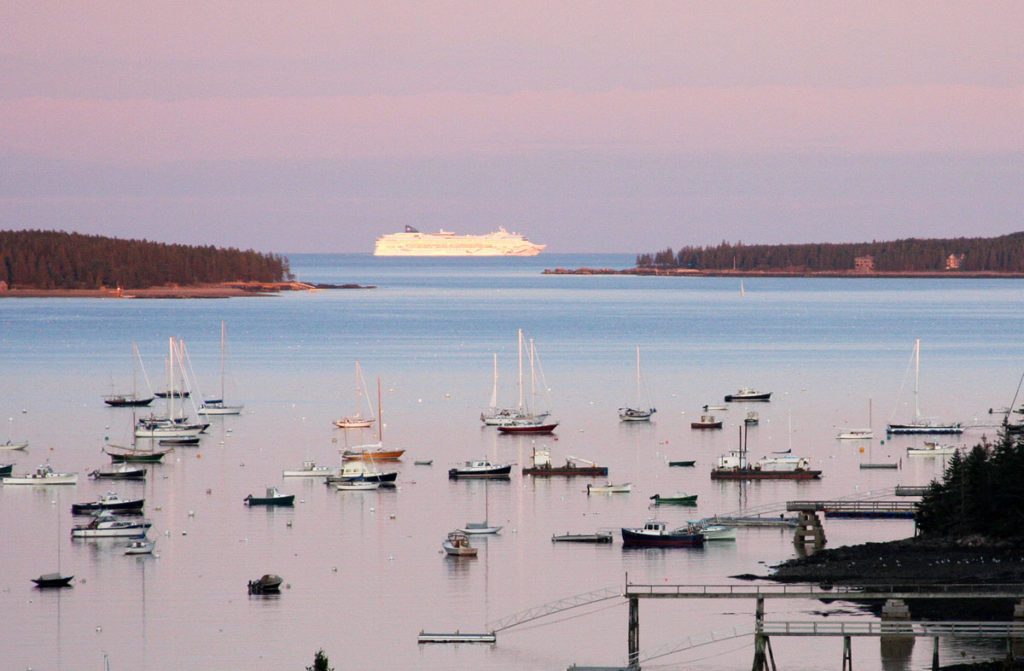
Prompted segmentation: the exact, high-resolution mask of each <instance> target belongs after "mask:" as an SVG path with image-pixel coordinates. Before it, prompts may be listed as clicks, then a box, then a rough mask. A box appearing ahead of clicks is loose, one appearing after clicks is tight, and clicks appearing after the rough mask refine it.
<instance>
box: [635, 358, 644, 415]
mask: <svg viewBox="0 0 1024 671" xmlns="http://www.w3.org/2000/svg"><path fill="white" fill-rule="evenodd" d="M642 403H643V399H641V398H640V345H637V346H636V407H637V408H638V409H639V408H640V405H641V404H642Z"/></svg>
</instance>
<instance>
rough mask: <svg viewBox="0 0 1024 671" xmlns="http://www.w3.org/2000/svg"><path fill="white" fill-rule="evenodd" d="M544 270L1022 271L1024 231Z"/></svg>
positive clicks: (736, 248)
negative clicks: (623, 266)
mask: <svg viewBox="0 0 1024 671" xmlns="http://www.w3.org/2000/svg"><path fill="white" fill-rule="evenodd" d="M544 272H545V273H546V274H576V275H607V274H623V275H670V276H729V275H735V276H749V275H755V276H758V275H760V276H779V277H1024V232H1021V233H1011V234H1009V235H1003V236H998V237H994V238H950V239H925V238H906V239H902V240H892V241H888V242H877V241H875V242H858V243H809V244H792V245H745V244H743V243H728V242H722V243H721V244H718V245H715V246H712V247H692V246H688V247H683V248H682V249H680V250H679V251H678V252H674V251H673V250H672V249H671V248H668V249H664V250H662V251H660V252H655V253H647V254H640V255H639V256H637V257H636V266H635V267H633V268H628V269H622V270H615V269H611V268H577V269H565V268H555V269H549V270H545V271H544Z"/></svg>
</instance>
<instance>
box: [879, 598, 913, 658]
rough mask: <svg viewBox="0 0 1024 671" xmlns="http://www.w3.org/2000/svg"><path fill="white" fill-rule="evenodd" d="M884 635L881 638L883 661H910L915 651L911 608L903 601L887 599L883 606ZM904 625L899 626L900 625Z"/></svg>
mask: <svg viewBox="0 0 1024 671" xmlns="http://www.w3.org/2000/svg"><path fill="white" fill-rule="evenodd" d="M881 620H882V635H881V636H880V637H879V646H880V647H881V652H882V659H883V660H909V659H910V655H911V653H912V652H913V651H914V640H915V639H914V636H913V635H910V636H908V635H907V634H908V633H910V634H912V633H913V632H912V631H911V627H910V625H909V624H907V623H908V622H909V621H910V608H909V607H908V606H907V603H906V602H905V601H903V599H887V600H886V602H885V605H884V606H882V617H881ZM901 622H902V623H903V624H899V623H901Z"/></svg>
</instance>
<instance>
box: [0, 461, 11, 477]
mask: <svg viewBox="0 0 1024 671" xmlns="http://www.w3.org/2000/svg"><path fill="white" fill-rule="evenodd" d="M13 474H14V464H13V463H10V464H0V478H4V477H8V476H10V475H13Z"/></svg>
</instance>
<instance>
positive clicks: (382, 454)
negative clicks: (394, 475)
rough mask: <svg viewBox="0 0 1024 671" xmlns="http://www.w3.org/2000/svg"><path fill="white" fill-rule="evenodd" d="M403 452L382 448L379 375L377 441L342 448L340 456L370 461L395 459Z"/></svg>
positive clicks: (382, 421) (401, 450) (402, 450)
mask: <svg viewBox="0 0 1024 671" xmlns="http://www.w3.org/2000/svg"><path fill="white" fill-rule="evenodd" d="M403 454H405V450H404V449H400V450H386V449H384V406H383V404H382V403H381V394H380V377H379V376H378V377H377V443H376V444H372V445H359V446H357V447H352V448H348V449H345V450H342V452H341V458H342V459H344V460H349V459H368V460H371V461H395V460H397V459H399V458H401V456H402V455H403Z"/></svg>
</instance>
